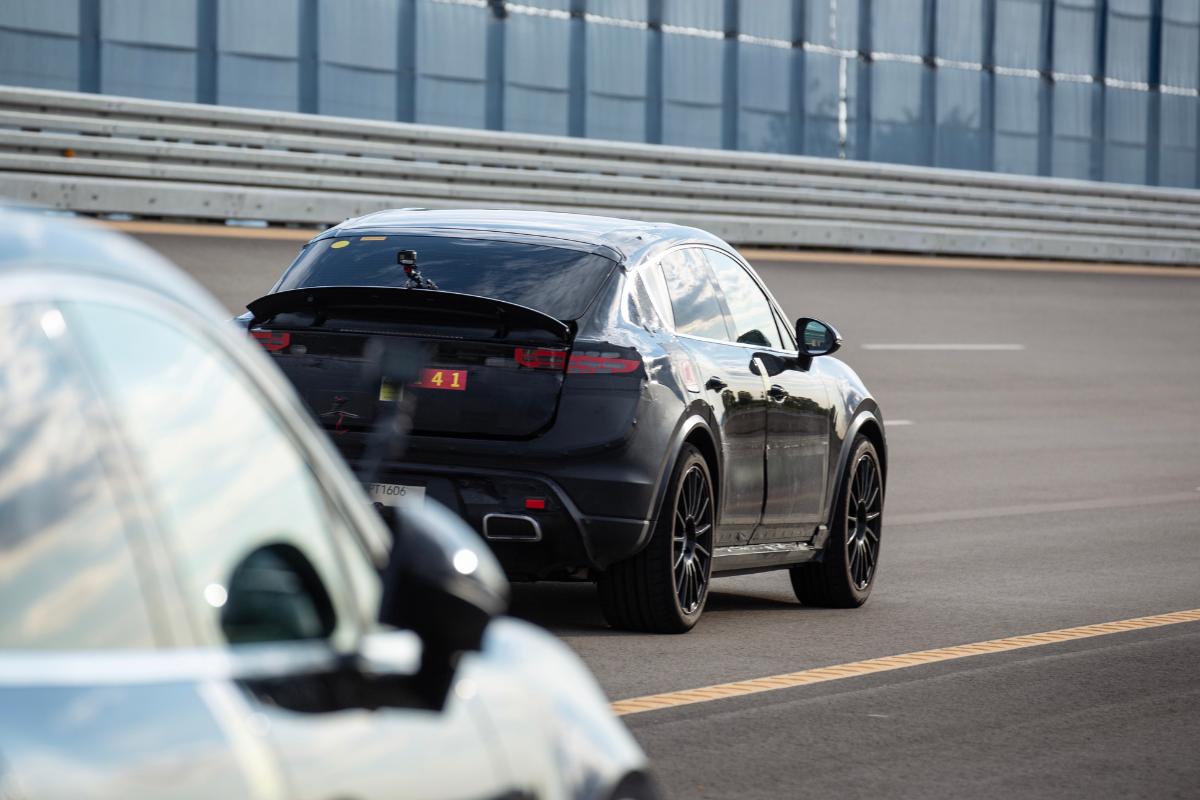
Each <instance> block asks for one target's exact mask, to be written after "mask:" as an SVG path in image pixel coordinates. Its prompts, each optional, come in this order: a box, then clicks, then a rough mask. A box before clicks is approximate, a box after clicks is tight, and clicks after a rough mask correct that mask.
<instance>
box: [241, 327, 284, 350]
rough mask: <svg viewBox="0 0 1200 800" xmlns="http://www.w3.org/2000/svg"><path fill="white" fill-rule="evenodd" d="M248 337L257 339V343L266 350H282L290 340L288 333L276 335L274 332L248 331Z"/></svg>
mask: <svg viewBox="0 0 1200 800" xmlns="http://www.w3.org/2000/svg"><path fill="white" fill-rule="evenodd" d="M250 335H251V336H252V337H254V338H255V339H257V340H258V343H259V344H261V345H262V346H263V347H264V348H266V349H267V350H282V349H283V348H285V347H287V346H288V342H290V341H291V340H292V335H291V334H290V333H276V332H274V331H250Z"/></svg>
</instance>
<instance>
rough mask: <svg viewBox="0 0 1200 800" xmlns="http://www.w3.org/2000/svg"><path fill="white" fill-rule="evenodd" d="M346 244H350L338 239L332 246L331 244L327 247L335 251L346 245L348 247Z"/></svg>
mask: <svg viewBox="0 0 1200 800" xmlns="http://www.w3.org/2000/svg"><path fill="white" fill-rule="evenodd" d="M348 244H350V242H348V241H347V240H345V239H339V240H338V241H336V242H334V243H333V244H331V245H329V246H330V247H331V248H333V249H334V250H336V249H337V248H339V247H345V246H346V245H348Z"/></svg>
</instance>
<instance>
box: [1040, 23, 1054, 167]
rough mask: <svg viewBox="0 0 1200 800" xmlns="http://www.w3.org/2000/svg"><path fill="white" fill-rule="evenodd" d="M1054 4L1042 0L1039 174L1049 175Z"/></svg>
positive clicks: (1051, 125) (1052, 108)
mask: <svg viewBox="0 0 1200 800" xmlns="http://www.w3.org/2000/svg"><path fill="white" fill-rule="evenodd" d="M1054 6H1055V0H1042V39H1041V51H1042V53H1041V56H1042V58H1041V62H1042V63H1041V66H1040V67H1039V69H1038V71H1039V72H1041V73H1042V76H1041V85H1040V86H1039V87H1038V150H1037V174H1038V175H1043V176H1046V175H1049V174H1050V172H1051V161H1052V157H1053V153H1054Z"/></svg>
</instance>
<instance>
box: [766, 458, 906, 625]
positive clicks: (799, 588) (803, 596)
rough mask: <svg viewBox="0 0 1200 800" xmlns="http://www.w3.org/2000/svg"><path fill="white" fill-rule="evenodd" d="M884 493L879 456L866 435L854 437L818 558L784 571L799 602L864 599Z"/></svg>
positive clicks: (835, 604) (849, 604) (839, 603)
mask: <svg viewBox="0 0 1200 800" xmlns="http://www.w3.org/2000/svg"><path fill="white" fill-rule="evenodd" d="M883 493H884V485H883V473H882V471H881V470H880V468H879V455H878V453H876V452H875V446H874V445H873V444H871V441H870V439H867V438H866V437H865V436H859V437H858V438H857V439H855V441H854V447H853V450H852V451H851V456H850V459H849V462H848V463H847V464H846V472H845V474H844V480H843V482H842V487H841V489H840V490H839V492H838V495H839V496H838V502H837V504H836V505H835V506H834V511H833V519H832V521H831V523H832V524H831V526H830V532H829V541H828V542H827V543H826V547H825V550H824V552H823V553H822V554H821V559H820V560H819V561H813V562H809V563H807V564H798V565H796V566H795V567H792V568H791V570H789V571H790V573H791V578H792V589H793V590H794V591H795V593H796V599H798V600H799V601H800V602H801V603H803V604H804V605H806V606H823V607H826V608H858V607H859V606H861V605H862V604H863V603H865V602H867V597H869V596H870V594H871V587H872V586H873V585H874V582H875V574H876V570H877V568H878V565H879V542H880V536H881V534H882V532H883Z"/></svg>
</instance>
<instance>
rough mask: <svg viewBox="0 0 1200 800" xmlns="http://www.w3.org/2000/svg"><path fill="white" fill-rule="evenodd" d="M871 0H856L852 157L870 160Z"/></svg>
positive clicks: (872, 3)
mask: <svg viewBox="0 0 1200 800" xmlns="http://www.w3.org/2000/svg"><path fill="white" fill-rule="evenodd" d="M873 5H874V2H873V0H858V87H857V91H858V97H857V102H856V103H855V106H856V116H857V117H858V121H857V126H856V127H857V138H858V142H857V146H856V147H855V152H854V157H855V158H856V159H858V160H859V161H870V160H871V60H872V59H871V10H872V6H873Z"/></svg>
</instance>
